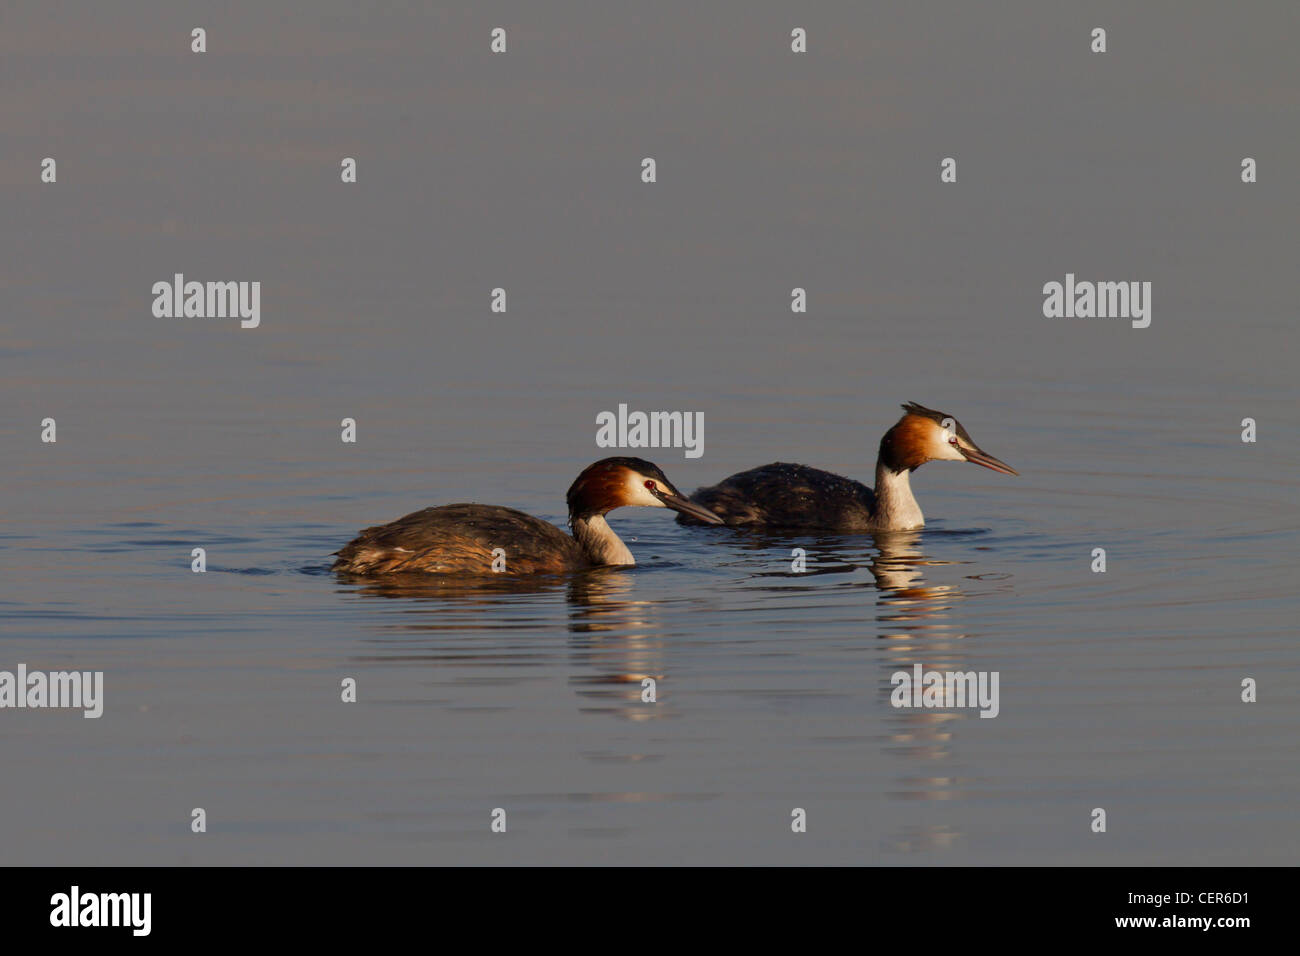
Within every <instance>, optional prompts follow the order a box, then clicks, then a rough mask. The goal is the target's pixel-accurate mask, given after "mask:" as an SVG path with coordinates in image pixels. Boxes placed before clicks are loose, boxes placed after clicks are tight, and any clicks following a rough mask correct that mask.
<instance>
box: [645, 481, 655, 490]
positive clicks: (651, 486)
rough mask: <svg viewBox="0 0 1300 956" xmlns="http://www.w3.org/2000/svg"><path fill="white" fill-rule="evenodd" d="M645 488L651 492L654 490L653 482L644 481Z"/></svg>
mask: <svg viewBox="0 0 1300 956" xmlns="http://www.w3.org/2000/svg"><path fill="white" fill-rule="evenodd" d="M645 486H646V487H647V488H649V489H650V490H651V491H654V490H655V483H654V482H653V481H650V480H649V479H646V483H645Z"/></svg>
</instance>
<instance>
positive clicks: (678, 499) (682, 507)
mask: <svg viewBox="0 0 1300 956" xmlns="http://www.w3.org/2000/svg"><path fill="white" fill-rule="evenodd" d="M652 494H653V495H654V496H655V497H656V498H658V499H659V500H660V501H662V502H663V503H664V504H665V505H667V506H668V507H669V508H672V509H673V511H680V512H681V513H682V514H684V515H690V516H691V517H692V518H698V519H699V520H700V521H705V522H708V523H709V524H722V519H721V518H719V517H718V516H717V515H715V514H714V513H713V512H712V511H710V510H709V509H708V508H705V507H703V506H701V505H697V504H696V503H695V502H694V501H691V499H690V498H683V497H682V496H681V495H674V494H671V493H669V492H667V491H664V490H663V489H661V488H656V489H655V490H654V491H653V492H652Z"/></svg>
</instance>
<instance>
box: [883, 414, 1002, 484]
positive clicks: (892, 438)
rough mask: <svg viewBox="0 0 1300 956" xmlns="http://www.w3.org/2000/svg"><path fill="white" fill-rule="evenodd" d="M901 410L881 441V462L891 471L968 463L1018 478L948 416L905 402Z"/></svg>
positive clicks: (959, 423)
mask: <svg viewBox="0 0 1300 956" xmlns="http://www.w3.org/2000/svg"><path fill="white" fill-rule="evenodd" d="M903 410H904V411H905V412H907V414H906V415H904V416H903V417H902V418H901V419H899V421H898V424H897V425H895V426H894V427H893V428H891V429H890V430H889V431H888V432H886V433H885V437H884V438H882V439H881V440H880V460H881V461H882V462H883V463H885V464H886V465H888V466H889V467H890V468H891V469H892V470H894V471H905V470H908V469H915V468H919V467H921V465H923V464H925V463H926V462H927V461H969V462H972V463H974V464H976V465H983V466H984V467H985V468H991V469H993V470H994V471H998V472H1001V473H1002V474H1004V475H1018V474H1020V472H1018V471H1016V470H1015V469H1014V468H1012V467H1011V466H1010V465H1008V464H1007V463H1006V462H1004V461H999V460H998V459H996V458H994V457H993V456H992V455H990V454H989V453H988V452H986V451H984V450H983V449H981V448H980V447H979V445H977V444H975V442H974V440H973V439H972V438H971V437H970V434H969V433H968V432H967V431H966V429H965V428H963V427H962V425H961V422H959V421H957V419H955V418H953V417H952V416H951V415H947V414H945V413H944V412H937V411H935V410H934V409H933V408H926V407H925V406H924V405H918V404H916V402H908V403H907V404H905V405H904V406H903Z"/></svg>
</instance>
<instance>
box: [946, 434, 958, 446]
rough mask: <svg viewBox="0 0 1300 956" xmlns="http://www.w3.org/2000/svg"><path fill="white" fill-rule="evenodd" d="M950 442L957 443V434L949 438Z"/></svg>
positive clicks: (950, 443) (951, 443)
mask: <svg viewBox="0 0 1300 956" xmlns="http://www.w3.org/2000/svg"><path fill="white" fill-rule="evenodd" d="M948 444H949V445H955V444H957V436H956V435H953V436H952V437H951V438H949V439H948Z"/></svg>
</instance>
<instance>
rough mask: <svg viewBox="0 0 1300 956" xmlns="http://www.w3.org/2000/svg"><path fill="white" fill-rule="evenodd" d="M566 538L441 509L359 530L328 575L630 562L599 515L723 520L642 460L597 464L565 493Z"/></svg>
mask: <svg viewBox="0 0 1300 956" xmlns="http://www.w3.org/2000/svg"><path fill="white" fill-rule="evenodd" d="M568 502H569V526H570V527H571V528H572V529H573V537H569V535H567V534H565V533H564V532H563V531H561V530H560V529H559V528H557V527H556V526H555V525H553V524H551V523H550V522H549V521H543V520H542V519H541V518H534V517H533V516H532V515H526V514H524V513H523V512H522V511H515V510H514V509H513V508H502V507H500V506H498V505H469V504H459V505H442V506H441V507H438V508H425V509H424V510H423V511H416V512H413V513H411V514H409V515H407V516H406V517H404V518H398V519H397V520H396V521H393V522H390V523H389V524H385V525H379V526H378V527H374V528H366V529H365V530H364V531H362V532H361V534H359V535H358V536H357V537H356V538H355V539H353V540H352V541H350V542H348V544H346V545H345V546H344V547H343V548H342V549H341V550H339V551H336V552H335V553H336V554H337V555H338V556H339V559H338V560H337V561H335V562H334V566H333V568H332V570H334V571H342V572H346V573H349V574H387V573H390V572H402V571H416V572H422V573H429V574H491V573H493V565H494V562H498V566H500V563H499V560H498V559H500V561H504V567H503V568H502V570H501V571H500V572H498V573H504V574H545V573H551V574H555V573H561V572H564V571H580V570H582V569H584V568H592V567H601V566H604V565H627V564H636V559H635V558H633V557H632V552H631V551H629V550H628V549H627V545H625V544H624V543H623V542H622V541H621V540H620V539H619V536H618V535H616V534H615V533H614V531H613V529H612V528H610V526H609V525H608V524H606V523H605V515H606V513H608V512H610V511H613V510H614V509H615V508H621V507H623V506H624V505H643V506H645V507H649V508H673V509H675V510H677V511H680V512H681V513H682V514H689V515H692V516H694V517H696V518H698V519H699V520H700V521H704V522H708V523H709V524H722V519H721V518H718V517H716V516H715V515H713V514H712V512H709V511H706V510H705V509H703V508H701V507H700V506H699V505H697V504H695V503H693V502H692V501H691V500H690V499H688V498H686V497H684V496H683V495H682V494H680V493H679V492H678V491H677V489H676V488H674V487H673V486H672V483H671V482H669V480H668V479H667V478H666V477H665V476H664V473H663V472H662V471H660V470H659V469H658V468H657V467H656V466H655V465H653V464H651V463H650V462H648V461H646V460H644V459H642V458H604V459H602V460H600V461H598V462H596V463H595V464H594V465H591V466H590V467H588V468H587V469H586V470H585V471H583V473H582V474H580V475H579V476H578V477H577V478H576V479H575V480H574V482H573V484H572V485H571V486H570V487H569V494H568Z"/></svg>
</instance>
